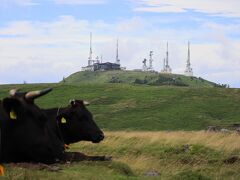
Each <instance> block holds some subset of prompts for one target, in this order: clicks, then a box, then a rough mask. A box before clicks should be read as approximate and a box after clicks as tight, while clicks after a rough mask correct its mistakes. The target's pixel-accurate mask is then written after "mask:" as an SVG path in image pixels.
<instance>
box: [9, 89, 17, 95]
mask: <svg viewBox="0 0 240 180" xmlns="http://www.w3.org/2000/svg"><path fill="white" fill-rule="evenodd" d="M17 91H18V89H11V90H10V91H9V94H10V96H14V95H15V94H16V92H17Z"/></svg>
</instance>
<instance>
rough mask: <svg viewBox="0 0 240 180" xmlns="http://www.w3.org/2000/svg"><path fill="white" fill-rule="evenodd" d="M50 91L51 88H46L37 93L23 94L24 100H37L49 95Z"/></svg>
mask: <svg viewBox="0 0 240 180" xmlns="http://www.w3.org/2000/svg"><path fill="white" fill-rule="evenodd" d="M50 91H52V88H46V89H43V90H39V91H30V92H28V93H27V94H25V98H26V99H35V98H38V97H40V96H43V95H45V94H47V93H49V92H50Z"/></svg>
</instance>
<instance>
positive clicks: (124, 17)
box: [0, 0, 240, 88]
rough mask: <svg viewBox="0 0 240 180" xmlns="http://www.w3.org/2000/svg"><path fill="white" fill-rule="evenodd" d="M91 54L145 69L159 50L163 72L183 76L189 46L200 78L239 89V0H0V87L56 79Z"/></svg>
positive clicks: (158, 63) (156, 64)
mask: <svg viewBox="0 0 240 180" xmlns="http://www.w3.org/2000/svg"><path fill="white" fill-rule="evenodd" d="M90 32H92V33H93V53H94V57H96V56H101V55H102V56H103V59H104V60H105V61H114V59H115V45H116V39H117V38H119V53H120V59H121V64H122V66H126V67H127V69H140V68H141V66H142V63H141V62H142V60H143V58H145V57H146V58H148V54H149V51H150V50H153V51H154V56H153V58H154V63H153V64H154V68H155V70H158V71H160V70H161V68H162V61H163V58H164V56H165V51H166V43H167V42H169V53H170V57H169V58H170V66H171V67H172V69H173V73H178V74H182V73H183V71H184V69H185V66H186V58H187V41H188V40H189V41H190V42H191V61H192V67H193V70H194V75H195V76H197V77H198V76H201V77H203V78H206V79H208V80H211V81H214V82H217V83H224V84H230V86H231V87H238V88H239V87H240V80H239V79H240V1H238V0H211V1H207V0H194V1H189V0H168V1H167V0H138V1H137V0H41V1H40V0H0V59H1V61H0V83H22V82H23V81H27V82H29V83H31V82H57V81H60V80H61V79H62V77H63V76H65V77H66V76H68V75H70V74H71V73H73V72H75V71H79V70H80V69H81V67H82V66H85V65H86V64H87V57H88V53H89V33H90Z"/></svg>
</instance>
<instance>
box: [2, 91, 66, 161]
mask: <svg viewBox="0 0 240 180" xmlns="http://www.w3.org/2000/svg"><path fill="white" fill-rule="evenodd" d="M50 91H51V89H45V90H43V91H35V92H28V93H24V94H17V93H14V91H10V95H11V97H8V98H4V99H3V101H2V107H3V110H4V112H5V114H6V118H5V121H4V124H3V126H2V151H3V154H4V155H3V156H4V157H3V158H4V159H5V161H13V162H17V161H35V162H44V163H54V162H56V160H57V159H60V158H61V157H62V156H63V152H64V151H63V142H62V141H61V140H60V139H58V138H57V137H56V135H55V134H54V133H53V132H52V131H51V129H50V128H49V127H48V123H47V121H48V118H47V116H46V115H45V113H44V112H43V111H42V110H40V108H39V107H38V106H37V105H35V104H34V102H33V99H34V98H37V97H39V96H41V95H44V94H46V93H48V92H50Z"/></svg>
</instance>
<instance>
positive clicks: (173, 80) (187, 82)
mask: <svg viewBox="0 0 240 180" xmlns="http://www.w3.org/2000/svg"><path fill="white" fill-rule="evenodd" d="M64 81H65V83H67V84H76V83H98V84H99V83H128V84H145V85H155V86H163V85H172V86H189V87H214V86H218V85H217V84H215V83H213V82H210V81H207V80H204V79H202V78H200V77H199V78H197V77H187V76H184V75H178V74H160V73H156V72H142V71H96V72H88V71H80V72H76V73H74V74H72V75H70V76H69V77H67V78H65V80H64Z"/></svg>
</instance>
